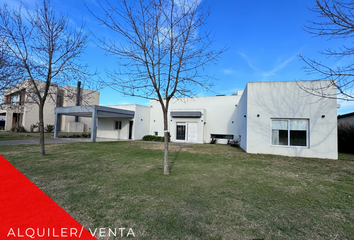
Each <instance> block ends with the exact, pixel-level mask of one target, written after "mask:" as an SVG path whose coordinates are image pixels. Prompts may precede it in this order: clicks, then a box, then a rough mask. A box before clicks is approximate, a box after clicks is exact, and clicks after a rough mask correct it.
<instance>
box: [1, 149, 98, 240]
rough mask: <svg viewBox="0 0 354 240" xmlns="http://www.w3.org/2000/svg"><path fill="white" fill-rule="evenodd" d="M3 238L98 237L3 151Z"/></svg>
mask: <svg viewBox="0 0 354 240" xmlns="http://www.w3.org/2000/svg"><path fill="white" fill-rule="evenodd" d="M0 239H90V240H91V239H92V240H93V239H96V238H95V237H93V236H92V235H91V233H90V232H89V231H87V230H86V229H85V228H84V227H83V226H81V225H80V223H78V222H77V221H76V220H75V219H74V218H72V217H71V216H70V215H69V214H68V213H67V212H65V211H64V210H63V209H62V208H61V207H60V206H59V205H58V204H56V203H55V202H54V201H53V200H52V199H50V198H49V197H48V196H47V195H46V194H45V193H44V192H43V191H42V190H40V189H39V188H38V187H37V186H36V185H34V184H33V183H32V182H31V181H30V180H29V179H28V178H27V177H26V176H24V175H23V174H22V173H21V172H20V171H18V170H17V169H16V168H15V167H14V166H12V165H11V164H10V163H9V162H8V161H7V160H6V159H5V158H3V157H2V156H1V155H0Z"/></svg>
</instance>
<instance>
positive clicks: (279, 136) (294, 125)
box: [272, 119, 308, 147]
mask: <svg viewBox="0 0 354 240" xmlns="http://www.w3.org/2000/svg"><path fill="white" fill-rule="evenodd" d="M272 145H274V146H294V147H307V146H308V120H307V119H273V120H272Z"/></svg>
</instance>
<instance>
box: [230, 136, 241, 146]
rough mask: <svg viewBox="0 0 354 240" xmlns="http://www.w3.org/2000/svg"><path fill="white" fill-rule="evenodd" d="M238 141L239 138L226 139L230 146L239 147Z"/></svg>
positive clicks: (239, 140)
mask: <svg viewBox="0 0 354 240" xmlns="http://www.w3.org/2000/svg"><path fill="white" fill-rule="evenodd" d="M240 142H241V139H240V138H238V139H236V140H229V141H227V144H228V145H230V146H231V147H240Z"/></svg>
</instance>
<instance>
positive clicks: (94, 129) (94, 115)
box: [91, 106, 97, 142]
mask: <svg viewBox="0 0 354 240" xmlns="http://www.w3.org/2000/svg"><path fill="white" fill-rule="evenodd" d="M96 124H97V109H96V106H94V108H93V112H92V126H91V142H96V135H97V127H96Z"/></svg>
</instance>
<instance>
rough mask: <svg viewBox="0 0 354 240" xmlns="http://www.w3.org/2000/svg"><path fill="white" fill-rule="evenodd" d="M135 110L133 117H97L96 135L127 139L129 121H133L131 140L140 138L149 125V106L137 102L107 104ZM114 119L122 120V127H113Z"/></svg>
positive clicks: (147, 131)
mask: <svg viewBox="0 0 354 240" xmlns="http://www.w3.org/2000/svg"><path fill="white" fill-rule="evenodd" d="M107 107H111V108H119V109H125V110H132V111H135V115H134V118H133V119H130V118H114V117H103V118H98V123H97V126H98V127H97V137H102V138H112V139H122V140H127V139H129V123H130V121H133V132H132V140H138V139H142V138H143V136H145V135H148V134H149V127H150V122H149V121H150V108H149V107H146V106H141V105H137V104H127V105H114V106H107ZM115 121H122V129H114V127H115Z"/></svg>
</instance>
